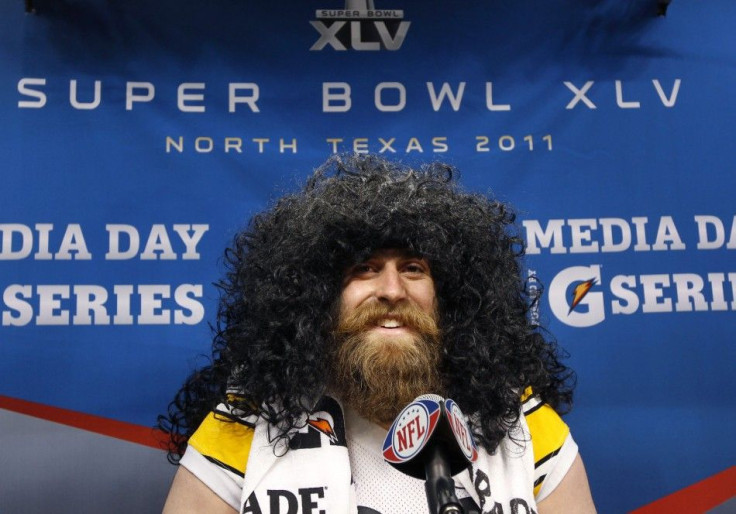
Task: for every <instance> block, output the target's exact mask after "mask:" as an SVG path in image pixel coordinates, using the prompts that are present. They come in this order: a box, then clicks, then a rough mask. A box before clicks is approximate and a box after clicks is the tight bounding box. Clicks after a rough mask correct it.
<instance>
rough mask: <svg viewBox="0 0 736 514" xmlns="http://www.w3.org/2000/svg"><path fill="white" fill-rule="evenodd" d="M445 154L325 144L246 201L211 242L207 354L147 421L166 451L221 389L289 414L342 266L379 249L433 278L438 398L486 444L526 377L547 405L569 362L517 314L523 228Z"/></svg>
mask: <svg viewBox="0 0 736 514" xmlns="http://www.w3.org/2000/svg"><path fill="white" fill-rule="evenodd" d="M455 175H456V172H455V170H454V169H453V168H452V167H450V166H448V165H445V164H430V165H426V166H424V167H422V168H420V169H410V168H407V167H405V166H403V165H400V164H397V163H395V162H389V161H386V160H384V159H382V158H380V157H377V156H370V155H368V156H366V155H349V156H334V157H333V158H331V159H329V160H328V161H327V162H326V163H325V164H324V165H323V166H321V167H320V168H319V169H317V170H316V171H315V173H314V175H313V176H312V177H311V178H310V179H309V180H308V182H307V184H306V186H305V187H304V189H303V190H302V191H300V192H298V193H294V194H288V195H286V196H284V197H282V198H281V199H280V200H279V201H278V202H277V203H276V205H275V206H273V207H272V208H270V209H269V210H267V211H265V212H263V213H261V214H258V215H257V216H255V217H254V218H253V219H252V220H251V223H250V225H249V226H248V228H247V229H246V230H245V231H243V232H241V233H240V234H238V235H237V236H236V238H235V240H234V242H233V245H232V247H231V248H229V249H228V250H227V251H226V253H225V258H226V263H227V268H228V271H227V274H226V276H225V278H224V279H223V280H222V281H221V282H220V283H219V284H218V286H219V288H220V289H221V293H222V296H221V300H220V306H219V311H218V323H217V327H216V334H215V338H214V343H213V355H212V364H211V365H209V366H207V367H205V368H204V369H201V370H199V371H197V372H195V373H194V374H193V375H192V376H190V377H189V378H188V379H187V381H186V383H185V385H184V386H183V387H182V389H181V390H180V391H179V392H178V393H177V395H176V397H175V399H174V401H173V402H172V403H171V404H170V406H169V412H168V415H167V416H161V417H160V418H159V426H160V427H161V428H162V429H163V430H164V431H165V432H167V433H169V434H170V436H171V440H170V444H169V459H170V460H171V461H172V462H176V461H177V460H178V458H179V456H180V455H181V454H182V453H183V450H184V449H185V446H186V441H187V439H188V437H189V436H190V435H191V434H192V433H193V432H194V430H196V428H197V426H198V425H199V423H200V422H201V421H202V419H203V418H204V417H205V416H206V414H207V413H208V412H210V411H211V410H213V409H214V407H215V406H216V405H217V404H218V403H220V402H221V401H223V399H224V397H225V395H226V393H227V391H228V390H230V389H236V390H238V391H240V392H241V393H242V397H243V398H244V399H243V400H240V399H239V397H240V396H238V397H231V403H234V407H236V408H237V409H240V410H241V411H242V412H243V414H244V415H257V416H260V417H262V418H264V419H266V420H268V421H269V422H271V423H274V424H277V425H278V426H280V427H283V430H284V432H283V433H284V434H285V433H286V431H288V430H289V429H290V428H293V427H295V426H298V423H299V419H300V417H301V416H303V414H304V413H308V412H309V411H310V409H311V408H312V406H313V405H314V402H315V400H316V399H317V398H319V397H320V396H321V395H322V394H323V393H324V392H325V389H326V387H327V385H328V377H329V358H328V352H329V347H330V333H331V330H332V327H333V326H334V321H335V320H334V318H335V315H334V308H333V307H334V303H335V300H336V299H337V298H338V297H339V295H340V292H341V284H342V278H343V277H342V274H343V270H345V269H346V268H347V267H348V266H350V265H352V264H354V263H357V262H361V261H362V260H364V259H366V258H367V257H368V256H369V255H370V254H371V253H372V252H374V251H375V250H377V249H380V248H402V249H408V250H410V251H412V252H416V253H417V254H419V255H421V256H423V257H424V258H425V259H427V260H428V262H429V263H430V267H431V273H432V277H433V279H434V282H435V288H436V294H437V300H438V307H439V314H440V320H439V325H440V329H441V332H442V335H443V345H444V347H443V355H442V364H441V370H440V371H441V375H442V379H443V383H445V384H446V391H445V393H446V394H447V396H448V397H450V398H453V399H454V400H455V401H456V402H457V403H458V404H459V405H461V406H462V409H463V411H464V412H466V413H474V414H476V416H473V417H472V418H473V421H472V430H473V433H474V435H475V437H476V439H477V441H478V442H479V444H481V445H482V446H483V447H485V448H486V450H487V451H489V452H492V451H494V450H495V448H496V447H497V446H498V444H499V442H500V441H501V439H502V438H503V437H504V436H505V435H506V434H507V433H508V432H509V429H510V428H511V427H512V426H513V425H514V423H515V422H516V421H517V420H518V418H519V411H520V401H521V400H520V394H521V392H522V391H524V390H526V389H527V388H528V387H531V388H532V389H533V390H534V392H535V393H536V394H537V395H538V396H540V397H541V399H542V400H543V401H545V402H546V403H548V404H550V405H551V406H552V407H553V408H555V409H556V410H557V411H558V412H564V411H566V410H567V409H568V408H569V407H570V405H571V403H572V388H573V387H572V386H573V382H574V375H573V373H572V371H571V370H570V369H569V368H567V367H566V366H564V365H563V364H562V363H561V362H560V350H558V347H557V345H556V343H555V342H554V341H551V340H548V339H547V338H545V337H544V335H543V334H542V332H541V331H540V328H539V327H538V326H536V325H534V324H533V323H531V322H530V320H529V316H528V313H529V309H530V308H531V305H532V304H533V302H534V301H535V300H536V298H535V297H534V296H533V295H530V294H529V289H528V288H527V286H526V281H525V280H523V279H522V274H521V271H522V270H521V262H520V258H521V256H522V255H523V253H524V246H523V240H522V239H521V237H520V235H519V231H518V227H516V226H515V224H514V221H515V215H514V213H513V212H512V211H511V210H510V209H509V208H508V206H506V205H505V204H503V203H501V202H499V201H496V200H494V199H489V198H488V197H486V196H483V195H480V194H471V193H466V192H463V191H462V190H461V189H460V188H459V186H458V185H457V183H456V182H455V180H454V176H455Z"/></svg>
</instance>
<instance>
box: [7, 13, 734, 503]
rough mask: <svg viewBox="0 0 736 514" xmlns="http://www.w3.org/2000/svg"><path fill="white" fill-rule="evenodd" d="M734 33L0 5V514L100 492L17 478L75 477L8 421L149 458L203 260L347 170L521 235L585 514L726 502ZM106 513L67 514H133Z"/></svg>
mask: <svg viewBox="0 0 736 514" xmlns="http://www.w3.org/2000/svg"><path fill="white" fill-rule="evenodd" d="M374 3H375V6H373V5H372V4H374ZM665 3H666V2H659V4H665ZM25 6H28V7H29V8H31V7H32V8H34V9H35V13H26V12H24V7H25ZM660 8H661V7H660ZM734 27H736V3H734V2H732V1H730V0H712V1H710V2H696V1H694V0H675V1H673V2H672V3H671V5H670V6H669V9H668V10H667V13H666V16H658V2H657V1H656V0H647V1H645V0H628V1H621V0H596V1H588V2H579V1H573V0H558V1H554V2H535V1H531V0H520V1H515V2H502V1H498V0H494V1H490V2H479V1H469V2H459V3H458V2H449V1H437V0H432V1H426V2H409V1H407V0H375V2H367V1H363V2H361V1H353V0H350V1H344V0H309V1H301V2H247V1H245V0H208V1H195V0H179V1H176V2H174V1H171V0H162V1H158V2H144V1H142V0H130V1H126V2H109V1H105V0H35V1H34V2H26V4H25V5H24V3H23V2H20V1H14V2H3V3H2V6H0V59H2V64H3V66H2V67H1V68H0V119H2V121H3V123H2V127H0V155H1V156H2V160H3V165H2V169H3V171H2V178H3V180H2V187H0V293H1V294H2V301H1V303H0V320H1V321H0V325H1V326H0V400H2V401H0V408H3V409H6V410H7V411H14V412H15V413H16V414H17V415H18V416H20V414H18V413H22V416H21V417H20V418H18V417H14V418H13V419H14V421H13V426H17V427H20V426H23V427H25V426H33V427H36V428H34V429H33V430H32V431H31V432H28V431H25V429H23V430H20V429H19V430H16V431H6V430H0V447H2V448H3V452H5V448H9V447H12V451H11V453H9V454H8V455H12V456H13V457H12V458H10V457H8V458H7V459H0V498H4V499H0V510H1V511H3V512H5V511H7V512H23V509H21V510H18V509H19V506H22V505H24V503H22V502H28V501H31V500H29V498H32V501H33V502H36V503H33V505H37V506H38V508H39V509H40V508H41V506H44V508H48V506H50V505H59V503H58V502H59V501H60V500H59V498H58V497H57V498H55V499H54V498H50V497H49V498H39V496H38V495H37V493H36V489H37V488H38V484H39V480H42V481H43V482H44V483H56V484H59V483H61V484H66V489H67V490H68V491H74V490H80V491H81V490H82V488H81V486H82V482H83V481H84V483H85V484H88V483H89V481H90V480H93V478H94V477H92V476H88V475H94V474H90V473H89V469H88V470H87V473H86V474H85V477H84V478H82V477H81V476H77V475H75V472H74V469H75V468H74V466H72V465H71V464H70V465H69V466H68V471H67V472H64V473H61V472H59V471H58V470H59V466H58V465H54V466H48V467H47V466H40V469H39V466H35V465H34V466H23V465H22V464H21V463H23V462H26V463H27V462H28V460H27V457H28V456H31V455H35V456H36V457H39V456H40V455H44V456H48V457H44V458H52V457H53V456H54V455H58V457H56V458H59V459H69V460H70V461H74V460H75V459H77V458H80V457H83V456H80V455H79V453H80V450H79V446H78V445H77V446H69V451H67V452H66V453H64V452H59V451H56V452H52V453H48V451H47V449H48V446H49V445H57V444H61V445H62V448H63V447H64V444H66V443H63V442H59V441H63V440H60V439H58V438H55V437H54V436H53V434H55V433H57V432H55V430H56V429H54V430H52V429H51V428H50V425H48V427H49V428H48V430H44V429H42V428H41V427H42V426H44V425H43V424H42V425H38V424H36V423H33V424H30V425H26V423H27V421H28V420H26V419H25V416H27V415H29V414H30V415H31V416H34V417H36V418H42V419H46V420H50V421H54V422H56V423H63V424H67V425H71V426H75V427H77V428H78V429H79V428H82V429H86V430H88V431H91V432H97V433H96V434H91V435H90V437H95V438H97V439H95V441H96V442H95V444H94V446H92V447H94V448H96V449H97V448H102V447H103V446H104V444H103V443H100V442H99V437H100V436H99V434H100V433H102V434H104V435H112V436H114V437H117V438H118V439H124V440H127V441H129V442H132V443H139V442H141V441H143V439H145V437H143V436H140V437H139V436H138V435H135V436H133V435H130V434H133V433H138V432H136V430H138V429H140V430H142V431H143V432H148V431H149V428H150V427H152V426H153V425H154V424H155V420H156V416H157V415H158V414H159V413H162V412H164V411H165V409H166V407H167V404H168V402H169V401H170V400H171V398H172V397H173V394H174V393H175V391H176V390H177V389H178V387H179V386H180V384H181V383H182V381H183V380H184V378H185V377H186V376H187V375H188V374H189V373H190V372H191V371H192V370H194V369H195V368H196V367H198V366H201V365H203V364H204V363H206V356H207V355H208V351H209V346H210V342H211V337H212V330H211V324H212V323H213V322H214V321H215V316H216V306H217V298H218V293H217V290H216V288H215V286H214V285H213V283H214V282H216V281H217V280H218V278H219V277H220V276H221V275H222V273H223V269H224V266H223V257H222V256H223V251H224V249H225V247H226V246H227V245H228V244H229V243H230V241H231V240H232V238H233V236H234V235H235V234H236V233H237V232H238V231H239V230H241V229H242V228H243V227H244V226H245V224H246V223H247V220H248V219H249V218H250V216H252V215H253V214H254V213H256V212H258V211H260V210H262V209H263V208H265V207H266V206H267V205H269V204H270V202H272V201H273V200H274V199H275V198H277V197H279V196H280V195H281V194H283V193H284V192H286V191H292V190H294V189H295V188H297V187H298V186H299V184H300V183H301V182H302V181H303V180H304V178H305V177H307V176H308V175H309V174H310V173H311V171H312V170H313V169H314V168H315V167H317V166H318V165H319V164H321V163H322V162H324V160H325V159H326V158H327V157H329V155H331V154H334V153H341V152H357V153H367V152H371V153H376V154H380V155H383V156H385V157H388V158H390V159H395V160H398V161H403V162H406V163H410V164H421V163H425V162H429V161H443V162H447V163H450V164H452V165H454V166H456V167H457V168H458V169H459V170H460V177H461V182H462V184H463V186H464V187H465V188H466V189H468V190H473V191H480V192H491V193H492V194H494V195H496V196H497V197H499V198H500V199H502V200H504V201H508V202H510V203H511V204H513V205H514V206H515V207H516V209H517V210H518V215H519V216H518V223H519V227H520V228H521V230H522V232H523V234H524V235H525V237H526V240H527V244H528V248H527V254H528V256H527V258H526V265H527V267H528V271H527V272H528V274H529V276H530V278H531V280H532V285H533V286H534V287H543V288H544V295H543V297H542V301H541V302H540V305H539V308H538V309H537V310H535V312H534V313H533V315H534V317H535V319H536V320H538V321H539V322H540V323H541V324H542V325H544V326H545V327H547V328H548V329H549V331H550V332H551V334H553V336H554V338H555V339H556V340H558V341H559V343H560V344H561V345H562V346H563V347H564V348H565V349H566V350H567V351H568V352H569V354H570V357H569V359H568V360H567V363H568V364H569V365H570V366H572V367H573V368H574V369H575V370H576V371H577V373H578V388H577V396H576V403H575V406H574V409H573V411H572V412H571V414H569V415H568V416H567V417H566V421H567V422H568V423H569V425H570V426H571V429H572V433H573V436H574V437H575V439H576V440H577V442H578V443H579V445H580V448H581V452H582V455H583V457H584V459H585V464H586V467H587V471H588V475H589V478H590V482H591V487H592V490H593V493H594V498H595V500H596V503H597V505H598V508H599V510H600V511H601V512H624V511H630V510H633V509H636V508H638V507H641V506H643V505H646V504H649V503H651V502H654V501H655V500H658V499H660V498H663V497H666V496H669V495H671V494H673V493H676V492H677V491H681V490H683V489H685V488H687V487H688V486H691V485H692V484H695V483H698V482H702V481H705V483H704V484H705V485H704V487H705V488H706V489H708V488H710V489H709V490H710V492H711V493H712V494H713V495H715V496H713V497H717V498H718V501H715V500H712V501H711V503H712V505H709V506H706V507H707V508H708V509H710V508H712V507H715V505H716V504H717V503H721V502H724V501H727V500H729V498H731V497H733V496H734V495H736V483H735V482H736V478H733V477H734V473H733V466H734V465H736V439H734V438H733V437H732V436H728V433H731V432H732V427H734V426H736V394H734V386H733V382H732V380H731V378H732V377H733V373H734V362H736V346H734V344H733V343H734V336H735V335H736V329H735V327H736V315H735V311H736V258H735V257H736V202H735V201H734V192H736V170H735V169H734V164H733V162H734V158H733V156H732V152H733V150H732V148H733V137H734V136H733V127H734V126H736V101H735V98H736V97H735V96H734V90H736V32H734V30H733V28H734ZM6 414H7V413H6ZM16 414H13V416H16ZM7 415H8V416H10V414H7ZM3 419H5V418H3ZM37 421H38V420H37ZM110 427H123V428H124V430H123V428H121V430H123V432H124V433H125V434H128V436H125V435H123V436H121V435H120V434H121V433H123V432H115V430H113V429H112V428H110ZM21 431H22V432H24V433H23V434H20V432H21ZM143 432H140V433H143ZM12 434H15V435H14V436H13V435H12ZM116 434H117V435H116ZM21 435H23V437H21ZM149 435H150V434H149ZM103 439H104V438H103ZM113 442H114V443H115V444H116V445H118V444H119V443H120V441H119V440H114V441H113ZM149 443H150V444H149ZM143 444H149V446H155V443H154V442H153V439H151V440H150V441H148V442H146V441H143ZM138 446H139V445H137V444H133V445H132V446H131V448H135V449H136V451H133V450H131V451H130V452H126V451H124V450H123V451H121V450H120V449H119V447H118V446H116V447H115V448H116V449H115V453H114V455H115V456H114V460H115V465H114V468H115V469H116V470H118V473H119V474H120V475H125V474H135V473H137V472H138V471H137V469H138V468H139V467H140V466H141V462H145V463H146V466H148V465H149V464H148V463H149V462H150V461H151V459H150V456H149V454H148V453H146V457H145V459H146V460H144V461H141V460H140V455H141V454H140V452H139V451H138V450H137V449H138ZM72 450H73V451H72ZM95 451H98V450H95ZM99 451H102V450H99ZM151 451H153V450H151ZM44 452H46V453H44ZM159 453H160V459H161V462H162V463H164V462H165V455H164V453H163V452H159ZM75 455H77V456H78V457H75ZM126 455H130V458H129V460H127V458H126ZM36 457H34V458H36ZM111 458H112V457H111ZM31 460H32V459H31ZM42 460H43V459H42ZM34 462H35V461H34ZM57 464H58V463H57ZM19 469H20V470H21V471H20V472H21V473H27V474H28V476H27V480H26V481H23V480H18V478H17V476H18V473H19V471H18V470H19ZM44 469H47V470H50V469H53V470H55V471H54V472H53V473H52V472H51V471H46V472H45V471H44ZM729 469H730V470H731V474H730V476H731V477H732V478H731V479H730V481H727V483H726V485H723V481H721V482H718V484H720V485H718V484H716V482H715V481H713V480H711V481H710V482H709V480H710V479H711V477H714V476H716V475H717V474H719V473H721V472H723V471H724V470H729ZM173 471H174V468H172V467H168V466H167V465H163V464H162V468H161V471H160V473H164V474H167V475H166V480H165V481H163V486H162V481H161V480H153V479H152V480H147V481H146V483H147V484H148V487H149V488H154V487H155V488H157V489H155V490H153V493H152V494H148V495H138V499H139V500H138V501H139V503H138V504H137V506H136V507H135V509H138V511H140V512H144V511H147V510H148V511H152V512H155V511H158V510H160V508H161V505H162V503H163V499H164V498H165V495H166V488H167V487H168V482H167V481H168V476H169V475H168V474H170V473H173ZM20 476H23V475H22V474H21V475H20ZM8 477H16V478H14V479H13V480H12V481H9V480H8ZM75 477H76V478H75ZM11 484H12V491H11V490H10V489H11ZM709 484H710V485H709ZM714 484H716V485H714ZM120 487H121V485H120V483H116V481H114V480H112V481H110V482H102V480H101V479H100V480H99V483H96V484H95V486H94V490H92V489H91V488H89V487H88V486H87V485H85V488H84V489H83V494H85V495H87V496H89V495H93V496H95V497H96V498H103V499H105V498H106V499H107V500H106V501H108V502H109V506H108V510H109V509H112V511H116V509H118V508H119V509H120V511H125V510H131V509H132V507H126V508H123V507H122V505H128V504H127V503H125V502H135V501H136V500H135V498H136V496H135V495H134V494H130V495H126V494H121V491H120ZM136 487H140V485H139V486H136ZM133 489H134V488H133ZM67 494H68V495H70V497H71V495H72V492H68V493H67ZM80 494H81V493H80ZM122 497H124V499H121V498H122ZM151 497H156V498H160V501H159V503H156V504H155V505H153V504H152V503H151V501H152V500H151ZM115 498H118V499H117V500H116V499H115ZM141 498H146V500H145V501H146V503H145V504H143V500H141ZM70 501H71V500H70ZM75 501H76V500H75ZM118 501H120V502H123V503H117V502H118ZM153 503H155V501H154V502H153ZM27 505H30V504H27ZM27 505H26V506H27ZM75 505H76V504H75ZM130 505H133V503H130ZM34 508H36V507H34ZM75 509H76V512H93V511H98V509H97V507H96V504H93V503H90V504H89V505H86V506H85V504H84V503H82V504H81V505H80V506H78V507H75ZM27 511H28V512H31V511H33V509H31V510H27ZM51 511H59V510H58V508H57V509H51ZM62 511H63V509H62Z"/></svg>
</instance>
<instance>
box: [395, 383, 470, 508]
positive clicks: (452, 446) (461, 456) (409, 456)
mask: <svg viewBox="0 0 736 514" xmlns="http://www.w3.org/2000/svg"><path fill="white" fill-rule="evenodd" d="M383 458H384V460H385V461H386V462H388V463H389V464H391V465H392V466H393V467H394V468H396V469H398V470H399V471H401V472H402V473H405V474H407V475H409V476H411V477H414V478H419V479H424V480H426V482H425V490H426V492H427V503H428V504H429V513H430V514H463V512H464V511H463V508H462V506H461V505H460V502H459V501H458V499H457V496H456V495H455V481H454V480H453V479H452V475H456V474H458V473H460V472H461V471H463V470H465V469H467V468H468V467H469V466H470V464H471V463H473V462H475V461H476V460H477V459H478V447H477V446H476V444H475V441H474V440H473V436H472V434H471V433H470V429H469V427H468V424H467V422H466V421H465V416H463V413H462V412H461V411H460V407H458V406H457V404H456V403H455V402H454V401H453V400H450V399H449V398H448V399H444V398H442V397H441V396H438V395H436V394H423V395H421V396H418V397H417V398H415V399H414V401H413V402H411V403H410V404H409V405H407V406H406V407H404V409H403V410H402V411H401V412H400V413H399V415H398V416H397V417H396V419H395V420H394V422H393V424H392V425H391V428H390V429H389V431H388V433H387V434H386V439H385V440H384V442H383Z"/></svg>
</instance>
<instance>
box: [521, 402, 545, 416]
mask: <svg viewBox="0 0 736 514" xmlns="http://www.w3.org/2000/svg"><path fill="white" fill-rule="evenodd" d="M543 406H544V403H543V402H539V403H538V404H536V405H535V406H534V407H532V408H530V409H529V410H527V411H524V416H528V415H529V414H531V413H532V412H535V411H537V410H538V409H541V408H542V407H543Z"/></svg>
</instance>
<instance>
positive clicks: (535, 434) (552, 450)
mask: <svg viewBox="0 0 736 514" xmlns="http://www.w3.org/2000/svg"><path fill="white" fill-rule="evenodd" d="M526 422H527V425H529V433H530V434H531V438H532V448H534V467H537V466H539V465H540V464H542V463H544V462H546V461H547V460H548V459H550V458H552V457H553V456H554V455H556V454H557V452H558V451H560V448H562V444H563V443H564V442H565V438H566V437H567V435H568V434H569V433H570V428H569V427H568V426H567V425H566V424H565V422H564V421H562V418H560V416H559V415H558V414H557V413H556V412H555V410H554V409H553V408H552V407H550V406H549V405H547V404H546V403H545V404H540V405H539V407H537V408H532V409H531V411H530V412H529V413H528V414H527V415H526ZM543 480H544V477H540V478H539V483H536V484H535V485H534V494H535V495H536V494H537V493H538V492H539V489H541V487H542V482H543Z"/></svg>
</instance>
